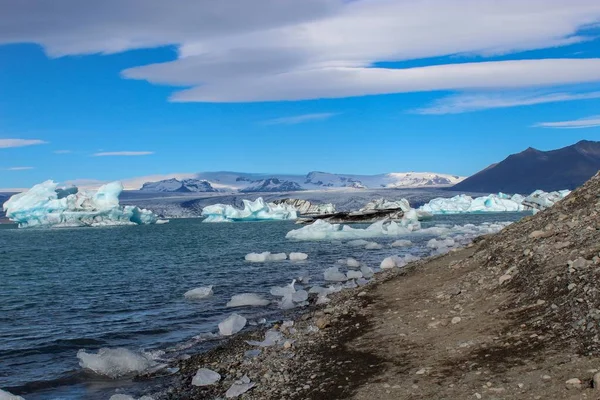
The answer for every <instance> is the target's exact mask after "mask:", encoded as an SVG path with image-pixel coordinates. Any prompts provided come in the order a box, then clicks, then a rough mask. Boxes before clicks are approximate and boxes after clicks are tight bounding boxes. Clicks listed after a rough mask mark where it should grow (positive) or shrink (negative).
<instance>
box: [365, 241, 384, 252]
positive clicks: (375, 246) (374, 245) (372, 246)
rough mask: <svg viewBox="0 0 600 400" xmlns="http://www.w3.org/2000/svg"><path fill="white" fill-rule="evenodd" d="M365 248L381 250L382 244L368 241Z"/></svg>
mask: <svg viewBox="0 0 600 400" xmlns="http://www.w3.org/2000/svg"><path fill="white" fill-rule="evenodd" d="M365 249H366V250H381V249H383V246H382V245H380V244H379V243H376V242H369V243H368V244H367V245H366V246H365Z"/></svg>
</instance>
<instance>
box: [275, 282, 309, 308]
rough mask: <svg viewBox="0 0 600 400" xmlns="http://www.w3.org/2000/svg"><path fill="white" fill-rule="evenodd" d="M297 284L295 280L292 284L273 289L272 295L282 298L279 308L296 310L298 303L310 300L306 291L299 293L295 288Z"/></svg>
mask: <svg viewBox="0 0 600 400" xmlns="http://www.w3.org/2000/svg"><path fill="white" fill-rule="evenodd" d="M295 284H296V280H295V279H294V280H293V281H292V283H290V284H289V285H287V286H275V287H273V288H271V294H272V295H273V296H278V297H281V300H280V301H279V302H278V304H279V308H281V309H282V310H289V309H291V308H294V307H296V304H297V303H303V302H304V301H306V300H307V299H308V293H307V292H306V291H305V290H298V291H297V290H296V288H295V287H294V285H295Z"/></svg>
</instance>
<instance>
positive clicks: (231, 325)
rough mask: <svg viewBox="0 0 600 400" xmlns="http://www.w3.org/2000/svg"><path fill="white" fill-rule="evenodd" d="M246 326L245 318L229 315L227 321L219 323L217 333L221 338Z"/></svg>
mask: <svg viewBox="0 0 600 400" xmlns="http://www.w3.org/2000/svg"><path fill="white" fill-rule="evenodd" d="M245 326H246V318H244V317H242V316H241V315H239V314H235V313H233V314H231V315H230V316H229V317H227V319H225V320H224V321H222V322H220V323H219V333H220V334H221V335H222V336H231V335H234V334H236V333H238V332H239V331H241V330H242V329H244V327H245Z"/></svg>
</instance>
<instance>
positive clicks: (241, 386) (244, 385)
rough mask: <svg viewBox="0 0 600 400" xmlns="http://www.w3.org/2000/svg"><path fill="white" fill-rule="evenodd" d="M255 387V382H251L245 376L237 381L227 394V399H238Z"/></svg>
mask: <svg viewBox="0 0 600 400" xmlns="http://www.w3.org/2000/svg"><path fill="white" fill-rule="evenodd" d="M254 386H255V384H254V382H250V378H248V376H246V375H244V376H243V377H242V378H241V379H240V380H238V381H235V382H234V383H233V385H231V387H230V388H229V389H228V390H227V392H225V397H227V398H228V399H230V398H234V397H238V396H240V395H242V394H244V393H246V392H247V391H248V390H250V389H252V388H253V387H254Z"/></svg>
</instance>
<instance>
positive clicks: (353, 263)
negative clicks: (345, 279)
mask: <svg viewBox="0 0 600 400" xmlns="http://www.w3.org/2000/svg"><path fill="white" fill-rule="evenodd" d="M341 261H342V263H343V264H346V265H347V266H348V268H360V262H358V260H357V259H356V258H352V257H348V258H346V259H345V260H341Z"/></svg>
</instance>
